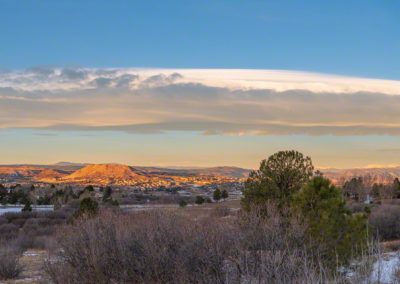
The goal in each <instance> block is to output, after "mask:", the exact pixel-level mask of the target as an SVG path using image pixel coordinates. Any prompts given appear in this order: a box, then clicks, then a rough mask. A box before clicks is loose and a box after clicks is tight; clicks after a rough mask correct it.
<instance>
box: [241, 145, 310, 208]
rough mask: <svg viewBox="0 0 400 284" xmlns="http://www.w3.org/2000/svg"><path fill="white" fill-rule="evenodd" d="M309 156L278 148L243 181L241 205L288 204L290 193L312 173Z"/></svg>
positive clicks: (283, 205)
mask: <svg viewBox="0 0 400 284" xmlns="http://www.w3.org/2000/svg"><path fill="white" fill-rule="evenodd" d="M313 171H314V166H313V164H312V161H311V158H310V157H304V156H303V154H302V153H299V152H297V151H280V152H277V153H275V154H273V155H272V156H270V157H269V158H268V160H263V161H261V164H260V168H259V170H257V171H252V172H251V173H250V175H249V178H248V179H247V181H246V182H245V189H244V191H243V195H244V197H243V198H242V206H243V208H244V209H245V210H250V209H251V207H252V205H263V204H265V203H266V202H267V201H268V200H272V201H274V202H276V203H277V205H278V207H279V208H284V207H287V206H289V203H290V201H291V198H292V195H293V194H294V193H295V192H297V191H299V190H300V189H301V187H302V186H303V185H304V184H305V183H307V182H308V181H309V180H310V178H311V177H312V175H313Z"/></svg>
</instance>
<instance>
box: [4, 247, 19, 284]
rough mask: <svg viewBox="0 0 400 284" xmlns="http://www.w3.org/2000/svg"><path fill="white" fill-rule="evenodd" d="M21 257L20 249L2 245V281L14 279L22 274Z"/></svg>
mask: <svg viewBox="0 0 400 284" xmlns="http://www.w3.org/2000/svg"><path fill="white" fill-rule="evenodd" d="M20 256H21V250H19V249H18V248H16V247H14V246H11V245H9V244H2V245H0V280H6V279H14V278H16V277H18V276H19V275H20V274H21V272H22V270H23V268H22V266H21V265H20V263H19V258H20Z"/></svg>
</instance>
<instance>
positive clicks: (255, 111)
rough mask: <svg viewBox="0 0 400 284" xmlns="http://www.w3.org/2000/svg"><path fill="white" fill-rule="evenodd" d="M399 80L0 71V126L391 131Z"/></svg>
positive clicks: (396, 127)
mask: <svg viewBox="0 0 400 284" xmlns="http://www.w3.org/2000/svg"><path fill="white" fill-rule="evenodd" d="M398 95H400V82H399V81H388V80H374V79H362V78H350V77H340V76H333V75H321V74H311V73H304V72H289V71H271V70H212V69H207V70H200V69H87V68H68V69H57V68H56V69H53V68H33V69H29V70H25V71H14V72H3V73H1V74H0V128H46V129H53V130H82V131H89V130H103V131H108V130H119V131H127V132H140V133H154V132H157V133H158V132H163V131H199V132H202V133H204V134H207V135H211V134H225V135H248V134H251V135H290V134H305V135H369V134H377V135H400V112H399V111H398V110H399V109H400V96H398Z"/></svg>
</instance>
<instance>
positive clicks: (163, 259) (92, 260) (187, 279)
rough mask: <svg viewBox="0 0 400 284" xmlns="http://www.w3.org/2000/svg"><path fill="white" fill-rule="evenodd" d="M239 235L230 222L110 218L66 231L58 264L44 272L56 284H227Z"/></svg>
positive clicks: (163, 216) (162, 216)
mask: <svg viewBox="0 0 400 284" xmlns="http://www.w3.org/2000/svg"><path fill="white" fill-rule="evenodd" d="M235 235H236V234H234V233H233V232H232V228H230V226H229V224H227V223H226V222H224V223H221V224H215V223H214V224H210V222H192V221H190V220H188V219H186V218H185V217H183V216H180V215H177V214H176V213H168V212H167V213H166V212H158V211H151V212H141V213H136V214H133V215H122V214H110V213H109V212H107V213H103V214H101V215H100V216H99V217H96V218H94V219H91V220H80V221H78V222H77V223H76V224H74V225H72V226H68V227H66V228H64V229H63V230H62V231H61V232H60V234H59V238H58V240H59V244H60V246H61V253H60V254H59V255H58V259H59V261H58V262H55V263H51V262H48V263H47V264H46V271H47V273H48V275H49V277H50V278H51V280H52V281H53V282H55V283H80V282H82V280H83V281H84V282H90V283H110V282H113V281H114V282H118V283H127V282H134V283H137V282H140V283H199V282H201V283H223V282H224V277H225V275H224V262H225V260H226V259H227V258H228V256H229V255H231V254H232V253H231V252H232V249H234V248H235V245H234V242H235ZM60 270H61V272H60ZM65 277H67V278H65Z"/></svg>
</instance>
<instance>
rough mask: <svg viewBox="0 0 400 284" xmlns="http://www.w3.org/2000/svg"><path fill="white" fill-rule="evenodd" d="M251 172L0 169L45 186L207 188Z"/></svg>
mask: <svg viewBox="0 0 400 284" xmlns="http://www.w3.org/2000/svg"><path fill="white" fill-rule="evenodd" d="M249 172H250V170H248V169H242V168H237V167H213V168H195V169H186V168H185V169H176V168H174V169H170V168H158V167H132V166H128V165H121V164H76V163H67V162H61V163H57V164H54V165H45V166H42V165H6V166H0V178H3V179H7V180H15V181H18V180H25V181H36V182H46V183H75V184H98V185H106V184H114V185H138V184H153V185H159V186H162V185H165V186H167V185H171V184H182V183H194V184H196V183H197V184H207V183H218V182H231V181H239V180H241V179H244V178H246V177H247V176H248V174H249Z"/></svg>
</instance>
